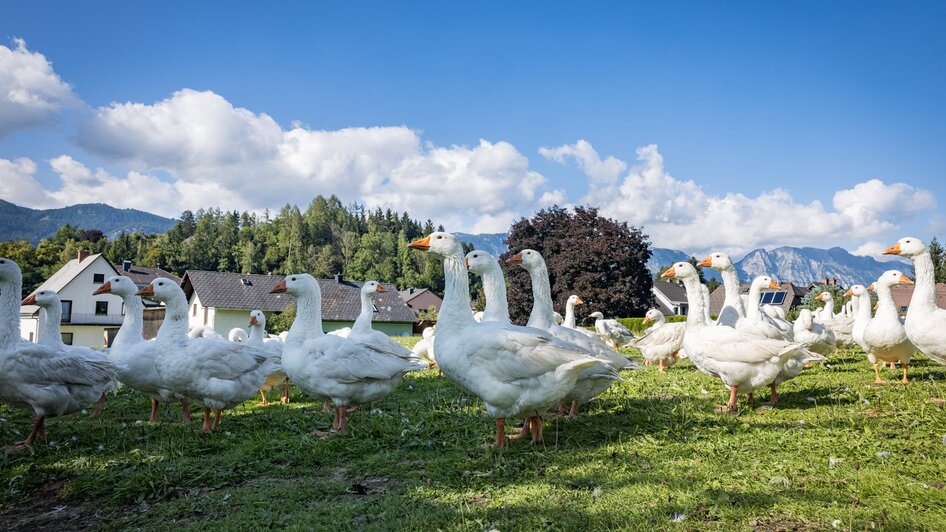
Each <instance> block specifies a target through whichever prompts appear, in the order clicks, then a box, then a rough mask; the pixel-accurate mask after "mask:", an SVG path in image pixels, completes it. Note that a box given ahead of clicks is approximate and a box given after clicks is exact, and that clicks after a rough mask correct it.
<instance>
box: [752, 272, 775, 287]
mask: <svg viewBox="0 0 946 532" xmlns="http://www.w3.org/2000/svg"><path fill="white" fill-rule="evenodd" d="M750 288H755V289H759V290H779V289H780V288H781V287H780V286H779V285H778V283H776V282H775V281H773V280H772V278H771V277H769V276H768V275H760V276H758V277H756V278H755V279H753V280H752V286H751V287H750Z"/></svg>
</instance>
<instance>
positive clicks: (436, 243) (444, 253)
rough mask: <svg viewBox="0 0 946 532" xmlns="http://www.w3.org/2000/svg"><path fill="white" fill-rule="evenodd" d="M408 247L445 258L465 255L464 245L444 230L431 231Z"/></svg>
mask: <svg viewBox="0 0 946 532" xmlns="http://www.w3.org/2000/svg"><path fill="white" fill-rule="evenodd" d="M407 247H409V248H414V249H419V250H421V251H426V252H427V253H432V254H434V255H437V256H438V257H443V258H446V257H452V256H455V255H459V256H461V257H462V256H463V246H461V245H460V243H459V242H457V238H456V237H455V236H453V235H451V234H450V233H445V232H443V231H436V232H433V233H430V234H429V235H427V236H425V237H424V238H421V239H420V240H415V241H413V242H411V243H410V244H408V245H407Z"/></svg>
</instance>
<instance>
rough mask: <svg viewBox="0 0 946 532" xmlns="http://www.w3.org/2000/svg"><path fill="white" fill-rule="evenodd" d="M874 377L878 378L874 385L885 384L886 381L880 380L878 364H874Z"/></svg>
mask: <svg viewBox="0 0 946 532" xmlns="http://www.w3.org/2000/svg"><path fill="white" fill-rule="evenodd" d="M874 375H876V376H877V378H876V379H874V384H883V383H884V380H883V379H881V378H880V370H878V369H877V362H874Z"/></svg>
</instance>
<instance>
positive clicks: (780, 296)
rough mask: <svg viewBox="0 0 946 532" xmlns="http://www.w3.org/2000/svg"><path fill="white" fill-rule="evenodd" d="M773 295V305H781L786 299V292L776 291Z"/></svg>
mask: <svg viewBox="0 0 946 532" xmlns="http://www.w3.org/2000/svg"><path fill="white" fill-rule="evenodd" d="M774 294H775V295H773V296H772V304H773V305H781V304H782V303H783V302H784V301H785V292H774Z"/></svg>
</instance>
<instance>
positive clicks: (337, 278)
mask: <svg viewBox="0 0 946 532" xmlns="http://www.w3.org/2000/svg"><path fill="white" fill-rule="evenodd" d="M335 282H336V283H341V282H342V274H341V272H339V273H336V274H335Z"/></svg>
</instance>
